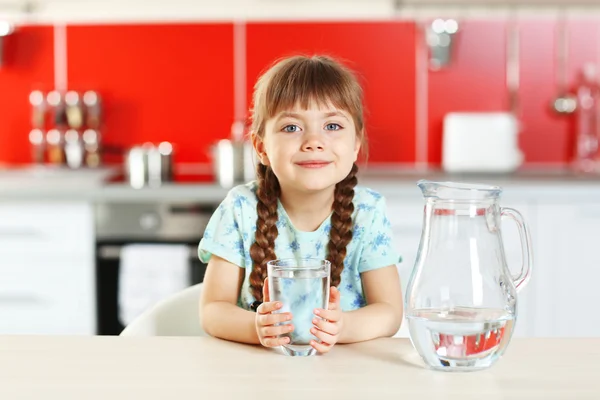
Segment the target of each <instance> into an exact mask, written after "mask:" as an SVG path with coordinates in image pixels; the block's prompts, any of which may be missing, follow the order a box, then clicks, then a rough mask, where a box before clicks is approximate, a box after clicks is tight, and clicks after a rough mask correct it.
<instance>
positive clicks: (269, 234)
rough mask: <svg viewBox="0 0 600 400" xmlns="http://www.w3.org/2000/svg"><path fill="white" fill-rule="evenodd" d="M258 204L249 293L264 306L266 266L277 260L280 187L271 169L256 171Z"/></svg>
mask: <svg viewBox="0 0 600 400" xmlns="http://www.w3.org/2000/svg"><path fill="white" fill-rule="evenodd" d="M256 175H257V180H258V189H257V191H256V196H257V197H258V204H257V205H256V211H257V214H258V219H257V221H256V234H255V241H254V243H253V244H252V246H251V247H250V257H252V261H253V262H254V263H253V267H252V272H251V273H250V292H251V293H252V295H253V296H254V298H255V299H256V300H257V301H260V302H262V301H263V296H262V289H263V284H264V281H265V278H266V277H267V262H269V261H271V260H275V259H276V256H275V239H277V235H278V232H277V225H276V223H277V218H278V216H277V199H279V193H280V187H279V181H278V180H277V177H276V176H275V174H274V173H273V170H272V169H271V167H267V166H265V165H263V164H258V166H257V168H256Z"/></svg>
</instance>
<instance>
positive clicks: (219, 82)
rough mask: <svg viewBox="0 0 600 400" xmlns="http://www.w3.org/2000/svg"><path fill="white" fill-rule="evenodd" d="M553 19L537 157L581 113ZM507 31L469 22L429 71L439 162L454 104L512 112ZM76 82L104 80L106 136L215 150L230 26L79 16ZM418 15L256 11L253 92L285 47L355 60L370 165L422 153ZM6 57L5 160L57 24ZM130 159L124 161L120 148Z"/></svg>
mask: <svg viewBox="0 0 600 400" xmlns="http://www.w3.org/2000/svg"><path fill="white" fill-rule="evenodd" d="M555 28H556V22H555V21H552V20H523V21H521V22H520V30H521V65H520V70H521V77H520V78H521V87H520V89H519V101H520V106H521V109H520V117H521V120H522V131H521V135H520V144H521V148H522V149H523V150H524V152H525V161H526V162H527V163H529V164H530V165H531V164H535V163H544V164H546V163H550V164H564V163H565V162H567V161H568V160H569V158H570V156H571V153H572V147H573V137H574V132H573V121H574V117H573V116H557V115H556V114H554V113H553V111H552V110H551V108H550V103H551V101H552V100H553V99H554V97H555V96H556V94H557V88H556V85H555V81H556V77H555V72H556V71H555V68H556V65H555ZM505 29H506V23H505V22H503V21H498V20H490V21H471V20H468V21H462V23H461V30H460V32H459V35H458V36H457V42H456V46H455V48H454V53H453V57H452V63H451V65H449V66H448V67H446V68H443V69H442V70H440V71H430V72H428V81H429V89H428V108H429V110H428V124H429V131H428V151H429V161H430V163H431V165H432V166H433V167H435V166H438V165H439V163H440V161H441V144H442V121H443V117H444V115H445V114H446V113H448V112H450V111H498V110H507V107H508V96H507V91H506V88H505V57H506V51H505V47H506V46H505V44H506V42H505V40H506V36H505ZM67 34H68V80H69V88H70V89H76V90H87V89H95V90H98V91H100V93H101V94H102V95H103V98H104V102H105V116H106V120H105V127H104V129H103V135H104V142H105V143H107V144H108V145H110V146H117V147H120V148H122V149H124V150H126V149H127V148H128V147H129V146H131V145H134V144H137V143H142V142H145V141H160V140H170V141H172V142H174V143H175V145H176V146H177V147H176V148H177V157H176V162H206V161H208V157H207V150H208V146H209V144H210V143H211V142H213V141H215V140H216V139H218V138H222V137H227V136H228V135H229V132H230V126H231V123H232V120H233V117H234V104H233V103H234V96H233V92H234V88H233V86H234V80H233V78H234V72H233V52H234V51H233V25H232V24H226V23H223V24H221V23H213V24H204V23H202V24H200V23H198V24H140V25H102V26H69V27H68V32H67ZM599 37H600V28H598V24H597V21H593V20H584V19H581V20H580V19H578V20H572V21H570V22H569V45H570V57H569V61H568V84H569V86H570V87H573V86H574V85H575V84H576V78H577V74H578V72H579V71H580V68H581V66H582V65H583V63H584V62H589V61H592V62H598V61H597V60H598V59H600V42H599ZM416 40H417V36H416V32H415V25H414V23H412V22H404V21H389V22H313V23H310V22H295V23H250V24H248V26H247V79H246V81H247V87H246V90H247V94H248V102H249V101H250V100H251V93H252V87H253V85H254V83H255V80H256V78H257V77H258V75H259V74H260V73H261V72H262V71H263V70H264V69H265V68H267V67H268V66H269V65H271V64H272V62H273V61H275V60H276V59H278V58H280V57H283V56H287V55H292V54H296V53H305V54H315V53H325V54H329V55H332V56H334V57H338V58H340V59H342V60H344V61H346V62H347V63H348V64H349V66H350V67H351V68H353V69H354V70H356V71H357V72H358V74H359V77H360V79H361V82H362V84H363V86H364V88H365V97H366V99H365V100H366V102H365V103H366V104H365V105H366V110H367V130H368V131H367V133H368V136H369V140H370V148H371V149H370V158H369V160H370V161H371V162H373V163H398V162H401V163H411V162H413V161H415V142H416V141H415V135H416V133H415V122H416V121H415V96H416V93H415V72H416V71H415V49H416V43H415V41H416ZM4 61H5V63H4V65H3V66H1V67H0V88H2V94H3V95H2V96H0V107H2V118H0V163H8V164H14V163H26V162H29V161H30V152H29V144H28V141H27V137H28V133H29V130H30V121H29V116H30V114H29V113H30V109H29V105H28V95H29V92H30V91H31V90H33V89H42V90H45V91H47V90H50V89H52V88H53V80H54V60H53V28H52V27H49V26H24V27H20V28H19V29H18V31H17V32H16V33H15V34H14V35H12V36H9V37H7V38H6V39H5V48H4ZM119 161H120V160H119Z"/></svg>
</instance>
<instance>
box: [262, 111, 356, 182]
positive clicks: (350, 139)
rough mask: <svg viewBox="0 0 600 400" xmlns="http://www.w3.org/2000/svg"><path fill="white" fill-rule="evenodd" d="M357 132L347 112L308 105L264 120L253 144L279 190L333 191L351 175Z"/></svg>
mask: <svg viewBox="0 0 600 400" xmlns="http://www.w3.org/2000/svg"><path fill="white" fill-rule="evenodd" d="M356 133H357V132H356V127H355V125H354V120H353V118H352V116H351V115H350V114H348V113H347V112H346V111H344V110H339V109H336V108H335V107H333V106H332V105H323V106H319V105H318V104H316V103H315V102H311V103H310V105H309V107H308V109H302V108H300V107H299V106H296V107H294V108H293V109H291V110H286V111H282V112H280V113H279V114H278V115H275V116H274V117H273V118H271V119H269V120H267V121H266V124H265V132H264V137H263V138H262V140H260V139H258V138H256V137H255V138H254V145H255V148H256V151H257V153H258V155H259V157H260V161H261V162H262V163H263V164H265V165H267V166H270V167H271V168H272V169H273V172H274V173H275V175H276V176H277V178H278V180H279V183H280V185H281V187H282V188H283V187H290V188H294V189H295V190H299V191H313V192H314V191H321V190H327V189H333V187H335V185H336V184H337V183H338V182H340V181H342V180H343V179H344V178H345V177H346V176H347V175H348V173H350V170H351V169H352V165H353V164H354V162H355V161H356V159H357V157H358V152H359V150H360V142H359V140H357V134H356Z"/></svg>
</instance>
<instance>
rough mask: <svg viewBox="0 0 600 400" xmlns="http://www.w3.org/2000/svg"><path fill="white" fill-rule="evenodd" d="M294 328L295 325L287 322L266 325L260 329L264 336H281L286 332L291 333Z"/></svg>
mask: <svg viewBox="0 0 600 400" xmlns="http://www.w3.org/2000/svg"><path fill="white" fill-rule="evenodd" d="M293 330H294V325H292V324H286V325H280V326H266V327H264V328H261V329H260V334H261V336H262V337H272V336H279V335H283V334H286V333H290V332H291V331H293Z"/></svg>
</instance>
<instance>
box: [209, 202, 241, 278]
mask: <svg viewBox="0 0 600 400" xmlns="http://www.w3.org/2000/svg"><path fill="white" fill-rule="evenodd" d="M246 203H247V199H246V198H245V197H243V195H241V194H235V193H233V192H229V193H228V195H227V197H226V198H225V199H224V200H223V201H222V202H221V204H220V205H219V207H218V208H217V210H216V211H215V212H214V214H213V215H212V216H211V218H210V220H209V222H208V224H207V226H206V229H205V230H204V235H203V237H202V239H201V240H200V244H199V245H198V257H199V258H200V260H201V261H202V262H204V263H208V261H209V260H210V257H211V255H215V256H218V257H221V258H223V259H225V260H227V261H229V262H230V263H233V264H235V265H237V266H239V267H241V268H245V247H244V237H245V236H246V235H245V234H244V233H243V223H242V216H243V210H242V207H243V206H244V204H246Z"/></svg>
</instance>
